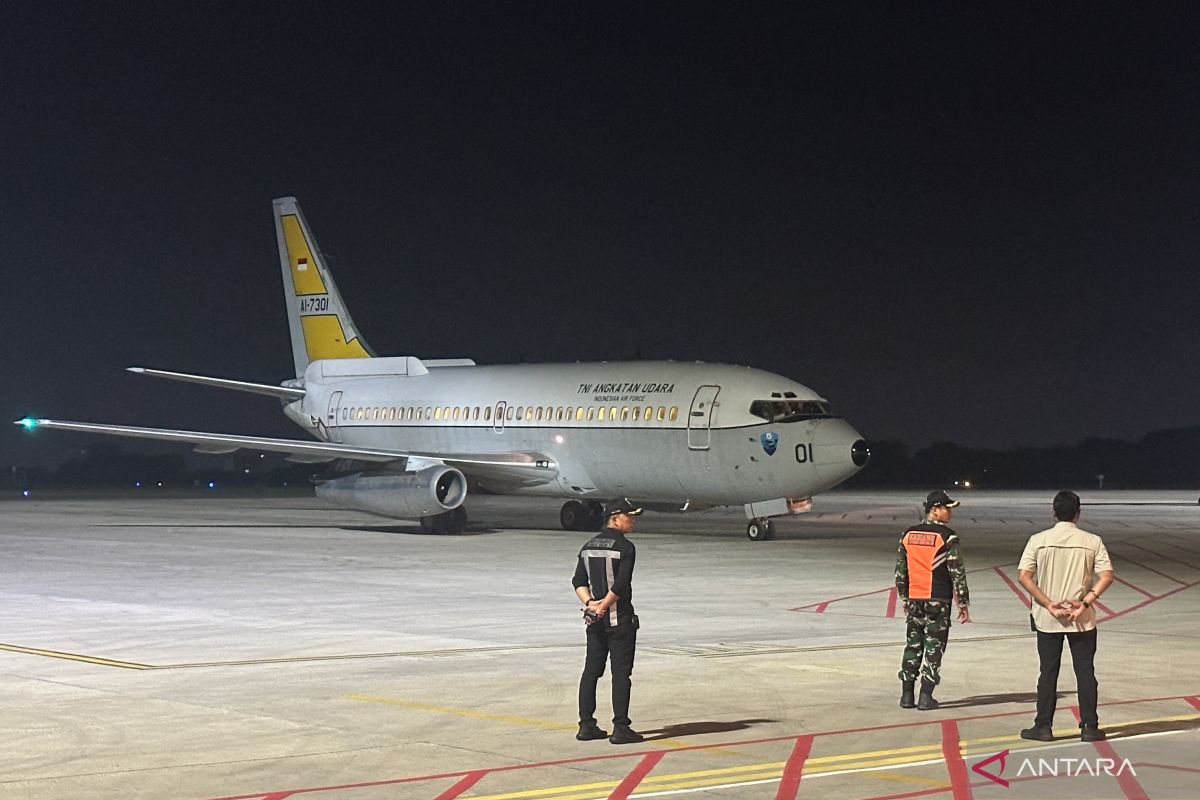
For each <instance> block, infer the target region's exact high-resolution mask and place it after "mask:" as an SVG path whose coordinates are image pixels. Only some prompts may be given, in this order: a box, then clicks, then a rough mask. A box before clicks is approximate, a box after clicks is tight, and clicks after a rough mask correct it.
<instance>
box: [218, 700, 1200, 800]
mask: <svg viewBox="0 0 1200 800" xmlns="http://www.w3.org/2000/svg"><path fill="white" fill-rule="evenodd" d="M1170 700H1185V701H1187V702H1188V703H1190V704H1191V705H1192V706H1194V707H1195V708H1196V709H1197V710H1200V696H1198V695H1182V694H1177V695H1169V696H1165V697H1140V698H1136V699H1133V700H1110V701H1108V702H1103V703H1100V706H1101V707H1107V706H1124V705H1133V704H1137V703H1162V702H1167V701H1170ZM1028 713H1029V711H1028V709H1024V710H1021V711H1005V712H1002V713H999V714H976V715H973V716H969V717H956V718H955V719H954V720H953V722H955V723H961V722H970V721H974V720H981V719H1000V718H1001V717H1016V716H1025V715H1026V714H1028ZM936 724H939V722H938V720H928V721H922V722H897V723H890V724H887V725H873V726H869V727H861V728H843V729H840V730H832V731H819V732H817V733H814V734H810V735H811V736H813V737H817V736H837V735H841V734H847V733H868V732H873V731H883V730H896V729H904V728H918V727H921V726H923V725H936ZM795 740H796V736H794V735H792V736H769V737H764V738H762V739H741V740H734V741H727V742H710V743H706V744H696V745H688V746H687V747H676V748H672V749H671V750H651V751H645V750H643V751H635V752H622V753H608V754H605V755H596V756H581V757H577V758H560V759H555V760H553V761H539V762H532V763H526V764H507V765H505V766H501V767H487V768H484V769H481V770H459V771H456V772H443V773H438V774H434V775H412V776H408V777H404V778H390V779H385V780H378V781H363V782H361V783H346V784H341V785H336V786H311V787H304V788H296V789H287V790H282V791H281V790H268V791H265V792H252V793H249V794H239V795H227V796H223V797H217V798H213V800H285V798H289V797H292V796H293V795H299V794H310V793H314V792H334V791H340V790H344V789H365V788H371V787H376V786H395V785H398V784H403V783H420V782H423V781H434V780H442V779H446V778H463V777H465V776H467V775H471V774H473V773H476V772H480V773H484V774H487V773H492V772H513V771H516V770H526V769H536V768H539V767H558V766H564V765H569V764H583V763H587V762H589V761H608V760H611V759H614V758H632V757H635V756H646V755H652V754H657V755H659V757H660V758H661V757H662V756H663V755H666V754H667V753H678V752H684V751H688V750H711V749H714V748H722V747H742V746H749V745H756V744H772V743H776V742H786V741H795ZM1018 780H1029V778H1017V779H1013V780H1012V781H1011V782H1013V783H1016V782H1017V781H1018ZM972 785H973V786H988V785H992V784H991V782H990V781H987V782H983V781H981V782H979V783H976V784H972ZM950 788H951V787H945V788H944V789H932V790H922V791H921V792H918V793H915V794H910V795H895V796H894V798H900V797H917V796H920V795H922V794H935V793H937V792H941V791H949V790H950ZM872 800H886V798H883V797H880V798H873V799H872Z"/></svg>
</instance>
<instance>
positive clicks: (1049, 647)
mask: <svg viewBox="0 0 1200 800" xmlns="http://www.w3.org/2000/svg"><path fill="white" fill-rule="evenodd" d="M1063 639H1066V640H1067V644H1069V645H1070V646H1071V664H1072V665H1073V666H1074V667H1075V684H1076V688H1077V689H1078V692H1079V721H1080V722H1081V723H1082V724H1084V725H1098V724H1099V722H1100V720H1099V717H1097V716H1096V693H1097V688H1098V684H1097V683H1096V667H1095V663H1094V662H1095V659H1096V629H1095V628H1093V629H1092V630H1090V631H1083V632H1081V633H1078V632H1073V633H1043V632H1042V631H1038V632H1037V648H1038V660H1039V661H1040V662H1041V675H1040V676H1039V677H1038V686H1037V716H1036V717H1035V718H1034V720H1033V722H1034V724H1035V725H1050V724H1052V723H1053V722H1054V709H1055V708H1056V707H1057V705H1058V668H1059V666H1061V664H1062V646H1063Z"/></svg>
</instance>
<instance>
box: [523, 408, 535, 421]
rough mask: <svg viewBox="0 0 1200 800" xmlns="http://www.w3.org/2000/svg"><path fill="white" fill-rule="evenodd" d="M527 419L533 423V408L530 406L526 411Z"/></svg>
mask: <svg viewBox="0 0 1200 800" xmlns="http://www.w3.org/2000/svg"><path fill="white" fill-rule="evenodd" d="M525 419H527V420H529V421H530V422H532V421H533V406H529V407H528V408H526V409H525Z"/></svg>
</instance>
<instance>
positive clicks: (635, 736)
mask: <svg viewBox="0 0 1200 800" xmlns="http://www.w3.org/2000/svg"><path fill="white" fill-rule="evenodd" d="M608 740H609V741H610V742H612V743H613V744H637V743H638V742H643V741H645V740H646V737H644V736H642V735H641V734H640V733H638V732H637V731H635V730H634V729H633V728H631V727H629V726H628V725H618V724H617V723H615V722H614V723H613V732H612V736H610V737H608Z"/></svg>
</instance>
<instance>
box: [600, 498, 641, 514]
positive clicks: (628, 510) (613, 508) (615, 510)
mask: <svg viewBox="0 0 1200 800" xmlns="http://www.w3.org/2000/svg"><path fill="white" fill-rule="evenodd" d="M641 513H642V509H640V508H638V507H637V506H635V505H634V504H633V503H631V502H629V499H628V498H626V497H618V498H617V499H616V500H609V501H608V502H607V503H605V504H604V518H605V519H608V518H609V517H611V516H612V515H614V514H628V515H629V516H631V517H636V516H637V515H638V514H641Z"/></svg>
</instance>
